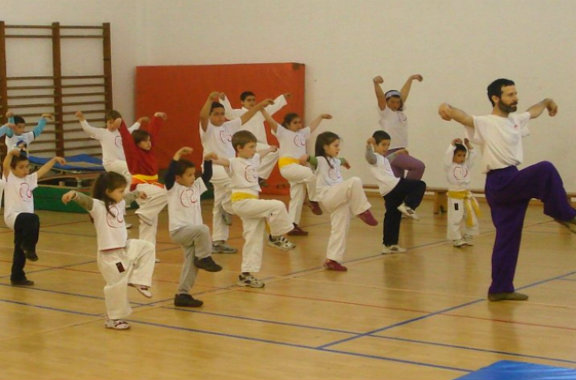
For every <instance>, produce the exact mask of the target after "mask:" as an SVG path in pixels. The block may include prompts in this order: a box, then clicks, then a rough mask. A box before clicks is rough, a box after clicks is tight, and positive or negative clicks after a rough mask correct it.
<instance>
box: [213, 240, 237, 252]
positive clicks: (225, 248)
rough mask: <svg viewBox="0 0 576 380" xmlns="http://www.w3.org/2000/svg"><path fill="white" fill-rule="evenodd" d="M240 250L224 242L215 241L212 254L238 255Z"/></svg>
mask: <svg viewBox="0 0 576 380" xmlns="http://www.w3.org/2000/svg"><path fill="white" fill-rule="evenodd" d="M236 252H238V250H237V249H236V248H234V247H231V246H229V245H228V244H226V243H225V242H224V241H223V240H219V241H215V242H213V243H212V253H236Z"/></svg>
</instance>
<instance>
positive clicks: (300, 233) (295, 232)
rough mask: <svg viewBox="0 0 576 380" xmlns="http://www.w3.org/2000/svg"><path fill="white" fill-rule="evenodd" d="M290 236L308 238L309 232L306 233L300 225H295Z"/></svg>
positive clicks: (289, 233)
mask: <svg viewBox="0 0 576 380" xmlns="http://www.w3.org/2000/svg"><path fill="white" fill-rule="evenodd" d="M288 235H289V236H308V231H304V230H303V229H302V228H300V226H299V225H297V224H296V223H294V229H293V230H292V231H290V232H288Z"/></svg>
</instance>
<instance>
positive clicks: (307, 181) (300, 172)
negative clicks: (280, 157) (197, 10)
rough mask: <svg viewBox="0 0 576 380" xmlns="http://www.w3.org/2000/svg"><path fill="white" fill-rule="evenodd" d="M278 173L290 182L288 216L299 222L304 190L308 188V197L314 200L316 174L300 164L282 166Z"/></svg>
mask: <svg viewBox="0 0 576 380" xmlns="http://www.w3.org/2000/svg"><path fill="white" fill-rule="evenodd" d="M280 174H281V175H282V177H284V178H285V179H286V180H287V181H288V183H290V204H289V205H288V216H290V220H292V223H295V224H300V219H301V217H302V206H303V205H304V199H306V190H308V198H309V199H310V200H311V201H315V200H316V176H315V175H314V173H313V172H312V170H311V169H310V168H309V167H307V166H303V165H300V164H290V165H286V166H282V168H280Z"/></svg>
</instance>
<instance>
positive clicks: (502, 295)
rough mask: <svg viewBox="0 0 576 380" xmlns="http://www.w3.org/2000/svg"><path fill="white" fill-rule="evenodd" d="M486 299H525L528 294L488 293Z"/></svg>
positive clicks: (494, 300) (493, 300)
mask: <svg viewBox="0 0 576 380" xmlns="http://www.w3.org/2000/svg"><path fill="white" fill-rule="evenodd" d="M488 299H489V300H490V301H492V302H496V301H526V300H527V299H528V296H527V295H526V294H522V293H516V292H511V293H488Z"/></svg>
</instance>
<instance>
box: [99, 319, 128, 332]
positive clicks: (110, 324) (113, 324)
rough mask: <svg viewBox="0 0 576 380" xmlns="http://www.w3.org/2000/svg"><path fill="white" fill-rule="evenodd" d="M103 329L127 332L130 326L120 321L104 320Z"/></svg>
mask: <svg viewBox="0 0 576 380" xmlns="http://www.w3.org/2000/svg"><path fill="white" fill-rule="evenodd" d="M104 327H106V328H107V329H114V330H128V329H129V328H130V325H129V324H128V322H126V321H124V320H122V319H106V322H105V323H104Z"/></svg>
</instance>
